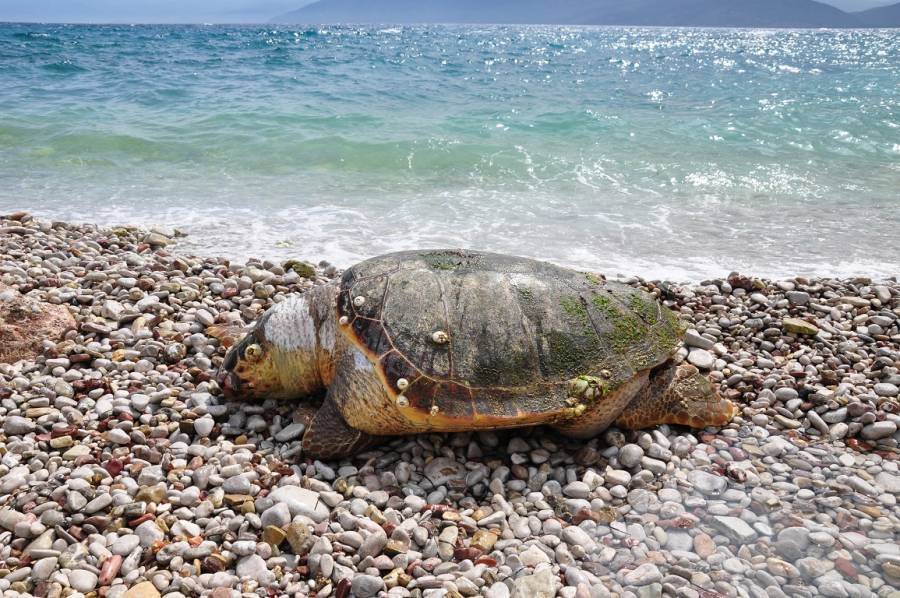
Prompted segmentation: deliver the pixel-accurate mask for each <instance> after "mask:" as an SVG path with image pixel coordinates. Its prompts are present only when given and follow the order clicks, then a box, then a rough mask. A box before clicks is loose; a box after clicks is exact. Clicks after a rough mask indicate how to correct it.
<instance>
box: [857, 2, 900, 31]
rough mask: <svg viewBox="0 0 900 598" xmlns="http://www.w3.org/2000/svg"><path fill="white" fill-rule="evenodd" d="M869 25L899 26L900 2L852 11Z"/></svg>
mask: <svg viewBox="0 0 900 598" xmlns="http://www.w3.org/2000/svg"><path fill="white" fill-rule="evenodd" d="M853 16H855V17H856V18H857V19H859V20H860V21H862V22H863V23H865V24H866V25H868V26H869V27H900V2H898V3H897V4H888V5H887V6H879V7H878V8H870V9H869V10H864V11H862V12H855V13H853Z"/></svg>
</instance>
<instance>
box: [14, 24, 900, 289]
mask: <svg viewBox="0 0 900 598" xmlns="http://www.w3.org/2000/svg"><path fill="white" fill-rule="evenodd" d="M898 80H900V33H897V32H896V31H888V30H884V31H878V30H865V31H863V30H860V31H750V30H696V29H695V30H692V29H637V28H634V29H627V28H571V27H501V26H498V27H440V26H429V27H396V28H370V27H362V28H361V27H329V28H319V29H304V28H292V27H282V26H278V27H272V26H270V27H224V26H215V27H202V26H196V27H190V26H185V27H179V26H136V27H128V26H60V25H9V24H7V25H0V211H12V210H18V209H27V210H30V211H32V212H34V213H36V214H39V215H42V216H52V217H56V218H60V219H68V220H82V221H92V222H97V223H102V224H122V223H134V224H142V225H158V226H161V227H173V226H177V227H178V228H180V229H182V230H184V231H186V232H187V233H188V234H189V237H188V238H187V239H186V240H185V242H184V245H186V246H187V247H186V249H188V250H193V251H199V252H205V253H213V254H218V255H226V256H233V257H247V256H249V255H257V256H264V257H268V258H278V259H280V258H286V257H301V258H306V259H311V260H315V261H318V260H319V259H323V258H324V259H328V260H330V261H332V262H334V263H337V264H338V265H341V266H344V265H349V264H350V263H352V262H354V261H355V260H357V259H359V258H362V257H365V256H369V255H372V254H376V253H381V252H385V251H390V250H393V249H405V248H413V247H424V246H429V247H437V246H468V247H473V248H480V249H489V250H498V251H504V252H510V253H517V254H521V255H530V256H534V257H540V258H546V259H550V260H553V261H556V262H559V263H563V264H567V265H575V266H579V267H582V268H589V269H593V270H599V271H605V272H607V273H610V274H613V273H617V272H622V273H639V274H643V275H647V276H653V277H667V278H676V279H694V280H696V279H700V278H704V277H708V276H721V275H723V274H726V273H727V272H729V271H730V270H734V269H740V270H742V271H745V272H751V273H754V274H761V275H769V276H789V275H796V274H823V275H853V274H866V275H873V276H876V277H881V276H891V275H895V274H896V273H897V265H898V264H900V243H897V241H896V235H897V227H898V225H900V197H898V189H900V86H898V84H897V81H898Z"/></svg>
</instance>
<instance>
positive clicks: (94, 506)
mask: <svg viewBox="0 0 900 598" xmlns="http://www.w3.org/2000/svg"><path fill="white" fill-rule="evenodd" d="M172 241H173V240H172V239H169V238H167V237H165V236H163V235H161V234H159V233H151V232H149V231H146V230H143V229H138V228H131V227H121V228H119V229H115V228H113V229H103V228H97V227H94V226H92V225H70V224H65V223H52V224H51V223H49V222H46V221H36V220H34V219H31V218H30V217H29V216H27V215H19V216H18V217H17V218H16V219H15V220H10V219H7V218H6V217H0V283H2V284H3V285H6V287H8V288H10V289H12V290H13V293H12V294H11V295H9V296H8V297H11V296H15V297H18V295H15V293H19V292H21V293H24V294H25V295H27V296H28V297H31V298H33V299H35V300H40V301H46V302H48V303H51V304H56V305H57V306H65V307H66V308H67V309H68V310H69V311H70V312H71V314H72V316H73V318H74V319H75V322H76V326H77V329H76V330H75V331H74V332H69V333H67V334H66V338H65V339H64V340H61V341H59V342H55V343H44V344H43V345H39V347H38V350H37V351H36V355H35V356H34V357H32V358H30V359H29V360H26V361H24V362H20V363H19V364H18V365H10V364H0V385H2V387H3V388H4V389H6V390H5V391H4V392H2V393H0V429H2V431H3V432H2V433H3V436H2V442H0V446H2V447H3V451H2V454H0V457H2V464H0V562H3V563H6V565H5V567H6V568H5V570H3V569H2V568H0V590H3V591H7V590H10V591H14V592H31V593H32V594H34V595H39V596H58V595H60V594H61V593H63V591H64V590H65V589H67V588H71V589H73V590H75V591H77V592H81V593H90V592H99V594H100V595H105V596H107V597H112V598H115V597H118V596H123V595H124V596H127V597H128V598H136V597H150V598H152V597H154V596H158V595H160V592H161V591H162V592H165V595H167V596H173V597H175V598H177V597H178V596H180V595H196V594H199V593H200V592H207V591H208V592H211V595H213V596H216V597H217V598H224V597H225V596H237V594H235V593H234V591H235V590H241V591H245V592H255V591H257V590H258V589H260V588H266V589H271V590H272V591H274V592H275V593H299V594H300V595H316V593H317V592H318V593H320V595H323V596H324V595H346V592H348V591H351V590H352V592H353V594H355V595H358V596H374V595H377V593H378V592H380V591H383V592H387V593H388V595H390V596H422V597H425V596H439V595H456V594H459V595H462V596H474V595H484V596H487V597H488V598H504V597H506V596H510V595H516V593H518V595H521V596H534V595H539V594H540V593H541V592H544V593H545V594H546V595H548V596H554V595H559V596H564V597H566V598H576V597H577V598H585V597H587V596H591V597H595V596H611V595H616V594H618V595H620V596H658V595H661V594H664V593H665V594H676V595H681V596H691V597H693V596H698V597H699V596H700V595H702V593H703V592H707V594H706V595H710V594H709V592H718V593H719V594H721V595H728V596H731V595H738V590H739V589H740V590H743V591H745V592H748V593H750V595H764V594H766V592H767V589H768V588H770V587H772V586H774V587H775V588H776V589H777V590H780V591H781V592H783V593H784V594H787V595H795V594H797V593H801V594H802V593H806V594H809V595H812V594H813V593H814V592H817V593H819V594H823V595H860V596H879V597H882V596H883V597H885V598H887V597H891V598H896V597H897V596H900V552H898V551H897V549H896V547H897V546H898V545H900V508H898V505H897V498H898V495H900V467H898V462H900V461H898V459H900V449H898V446H900V432H898V424H900V415H898V413H900V403H898V394H900V390H898V388H897V387H898V385H900V373H898V363H900V284H898V282H897V281H896V280H890V279H889V280H885V281H879V282H878V283H872V282H871V281H866V280H864V278H862V277H858V278H855V279H854V278H850V279H827V278H810V279H800V278H798V279H794V280H779V281H769V280H760V279H755V278H752V277H746V276H735V277H726V278H721V279H715V280H710V281H705V282H709V283H711V284H693V285H682V284H672V283H665V284H661V285H659V286H657V285H656V284H654V283H644V282H643V281H641V280H639V279H637V278H634V279H633V280H631V282H632V283H633V284H645V285H646V286H647V287H648V288H649V289H650V290H654V289H656V290H657V292H658V293H659V294H660V295H661V296H662V297H663V299H664V300H665V301H666V304H667V305H669V306H670V307H673V308H675V309H676V310H677V311H678V312H679V313H680V315H681V316H682V318H683V319H685V320H686V321H687V322H688V323H689V324H690V327H691V331H689V333H688V334H687V336H686V346H685V347H684V348H682V349H681V350H680V351H679V356H680V357H684V358H686V359H687V360H688V361H689V362H691V363H693V364H694V365H697V366H698V367H700V368H701V369H703V370H704V371H706V372H708V373H709V375H710V377H711V379H712V380H713V381H714V382H716V383H718V384H719V388H720V392H722V393H723V394H724V395H725V396H727V397H728V398H731V399H732V400H734V401H735V402H736V403H737V404H738V405H739V406H740V408H741V410H742V413H741V414H740V415H739V416H738V417H737V418H736V419H735V421H734V422H732V423H731V424H729V425H728V426H725V427H724V428H722V429H721V430H715V431H712V430H707V431H688V430H684V429H679V428H674V427H670V426H661V427H659V428H656V429H650V430H644V431H641V432H627V431H620V430H616V429H610V430H608V431H607V432H605V433H603V434H601V435H600V437H598V438H595V439H592V440H590V441H587V442H574V441H570V440H566V439H564V438H562V437H559V436H557V435H555V434H553V433H551V432H550V431H547V430H543V429H525V430H518V431H508V432H502V433H493V432H484V433H478V434H449V435H434V434H431V435H422V436H416V437H401V438H398V439H396V440H393V441H391V442H389V443H387V444H386V445H384V446H382V447H378V448H376V449H373V450H371V451H369V452H367V453H365V454H364V455H362V456H361V457H357V458H353V459H347V460H344V461H341V462H340V463H321V462H310V461H308V460H305V459H303V458H302V455H301V454H300V446H299V438H300V436H301V435H302V433H303V429H304V425H305V424H304V421H305V418H306V417H308V416H309V411H310V410H309V407H308V405H306V404H305V402H303V401H299V402H298V401H292V402H274V401H266V402H265V403H246V402H234V403H232V402H225V401H224V400H223V399H222V398H221V397H219V396H218V393H217V389H216V388H215V387H214V385H213V384H211V383H210V372H211V371H212V370H213V369H214V368H215V366H216V365H217V363H218V361H219V360H220V359H221V357H222V349H221V347H219V344H218V341H217V340H215V338H213V337H212V336H211V335H208V334H207V333H206V329H207V327H208V326H210V325H213V324H227V323H234V322H238V321H242V322H245V323H246V322H249V321H251V320H253V319H254V318H255V317H257V316H258V315H259V314H260V313H262V311H263V310H264V309H265V308H266V307H267V306H269V305H271V303H272V302H273V301H275V300H278V299H279V298H280V297H281V296H283V295H284V294H286V293H292V292H300V291H302V290H304V289H305V288H308V287H309V286H311V285H313V284H323V283H326V282H327V281H329V280H331V279H333V278H334V277H335V276H337V275H338V274H339V273H338V271H337V270H335V269H333V268H330V269H327V270H326V271H323V270H322V269H321V268H318V267H315V268H314V271H315V275H314V277H313V278H304V277H303V276H301V274H309V272H308V271H305V269H304V268H303V267H300V266H298V267H297V270H299V271H300V272H298V271H295V270H290V269H288V270H286V269H285V268H283V267H282V266H283V265H282V264H281V263H271V262H265V261H255V260H248V261H247V264H244V265H240V264H236V263H228V262H227V260H224V259H221V258H210V257H197V256H191V255H185V254H182V253H180V252H179V249H178V245H177V243H173V242H172ZM326 274H327V275H326ZM8 297H6V298H4V299H3V301H9V298H8ZM0 308H2V306H0ZM0 325H2V322H0ZM0 331H2V328H0ZM436 505H437V506H436ZM343 580H346V581H343ZM329 589H330V591H328V590H329ZM442 590H443V591H445V593H444V594H442V593H441V591H442ZM453 592H455V593H456V594H453ZM773 593H777V592H776V591H775V590H771V591H769V594H770V595H772V594H773ZM779 595H780V594H779Z"/></svg>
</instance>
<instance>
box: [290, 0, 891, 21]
mask: <svg viewBox="0 0 900 598" xmlns="http://www.w3.org/2000/svg"><path fill="white" fill-rule="evenodd" d="M894 7H896V9H897V11H898V12H900V4H896V5H890V6H887V7H880V8H875V9H870V10H867V11H862V12H860V13H847V12H844V11H842V10H840V9H839V8H836V7H834V6H831V5H829V4H823V3H821V2H816V1H815V0H755V1H754V2H752V3H751V2H746V0H632V1H631V2H629V3H628V4H627V5H623V3H621V2H618V1H616V0H558V1H556V2H553V3H548V2H547V1H546V0H518V1H517V0H495V1H494V2H491V3H489V4H487V3H485V2H484V1H483V0H381V1H378V2H376V1H373V0H319V1H318V2H314V3H312V4H307V5H306V6H303V7H301V8H299V9H297V10H294V11H291V12H288V13H286V14H283V15H280V16H278V17H275V18H274V19H273V22H277V23H305V24H313V23H360V24H362V23H380V24H414V23H461V24H486V23H496V24H500V23H502V24H558V25H634V26H686V27H762V28H807V27H809V28H819V27H829V28H832V27H833V28H848V27H866V26H869V27H871V26H895V25H872V24H870V22H871V21H872V20H873V19H876V20H879V19H883V20H887V19H888V16H882V13H880V12H878V11H884V9H891V8H894ZM888 12H889V11H888ZM886 14H887V13H886ZM890 14H892V13H890ZM898 19H900V17H898Z"/></svg>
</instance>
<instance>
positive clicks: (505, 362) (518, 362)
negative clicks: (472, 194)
mask: <svg viewBox="0 0 900 598" xmlns="http://www.w3.org/2000/svg"><path fill="white" fill-rule="evenodd" d="M337 303H338V317H339V318H340V320H339V321H340V324H341V328H342V330H343V331H344V332H345V334H347V335H348V337H349V338H350V340H351V341H352V342H353V344H354V345H356V346H357V347H358V348H360V349H361V350H362V351H363V352H364V353H365V355H366V356H367V357H368V358H369V360H370V361H371V362H372V363H373V364H375V365H376V368H377V370H378V371H379V373H380V375H381V377H382V380H383V382H384V384H385V385H386V387H387V388H388V390H389V391H390V394H391V396H393V397H400V396H401V395H402V397H403V399H402V401H400V403H399V404H402V405H403V406H404V407H406V408H408V409H410V410H412V411H413V412H416V413H418V414H421V415H423V416H425V415H430V416H432V417H433V416H435V415H436V414H440V416H441V417H443V418H447V419H449V420H453V421H456V422H457V423H458V424H460V425H459V426H455V425H449V424H448V425H447V426H444V428H447V429H449V428H456V427H459V428H460V429H462V428H465V427H466V426H465V425H464V424H465V423H466V422H471V420H472V419H485V420H489V421H493V422H494V424H496V425H503V422H504V421H513V420H514V421H515V422H516V424H517V425H521V424H522V423H523V421H522V420H523V418H524V419H525V420H526V421H527V420H528V418H533V419H534V421H536V422H537V421H545V420H546V418H545V417H544V416H546V415H547V414H550V413H554V412H559V411H561V410H563V409H566V408H567V407H571V401H569V402H568V403H567V402H566V399H567V398H568V396H567V393H566V390H565V389H566V382H567V381H569V380H572V379H573V378H576V377H578V376H594V377H602V379H603V380H605V383H604V390H605V391H610V390H613V389H615V388H616V387H618V386H619V385H621V384H623V383H624V382H626V381H627V380H630V379H631V378H633V377H634V376H635V374H636V373H637V372H640V371H643V370H647V369H649V368H652V367H654V366H656V365H658V364H660V363H663V362H665V361H666V360H667V359H669V357H670V356H671V355H672V353H673V352H674V350H675V348H676V346H677V343H678V340H679V338H680V335H681V329H680V327H679V325H678V323H677V320H676V318H675V317H674V315H673V314H672V312H671V311H670V310H669V309H667V308H665V307H664V306H662V305H661V304H660V303H659V302H658V301H656V299H655V298H654V297H652V296H651V295H649V294H647V293H645V292H642V291H640V290H637V289H634V288H632V287H630V286H628V285H625V284H621V283H617V282H612V281H607V280H605V279H603V278H602V277H600V276H596V275H593V274H589V273H585V272H579V271H576V270H571V269H567V268H562V267H559V266H556V265H553V264H549V263H545V262H540V261H536V260H530V259H525V258H518V257H512V256H505V255H498V254H492V253H482V252H474V251H458V250H434V251H411V252H401V253H394V254H389V255H384V256H381V257H377V258H373V259H370V260H367V261H365V262H362V263H360V264H357V265H356V266H354V267H352V268H350V269H349V270H347V271H346V272H345V273H344V275H343V278H342V279H341V285H340V292H339V294H338V302H337ZM436 427H438V428H439V427H440V426H436Z"/></svg>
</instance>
